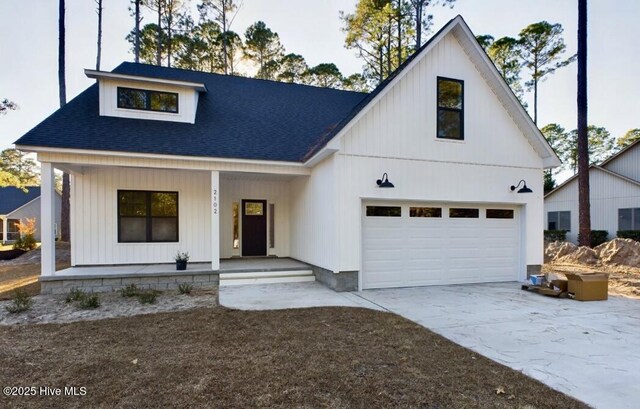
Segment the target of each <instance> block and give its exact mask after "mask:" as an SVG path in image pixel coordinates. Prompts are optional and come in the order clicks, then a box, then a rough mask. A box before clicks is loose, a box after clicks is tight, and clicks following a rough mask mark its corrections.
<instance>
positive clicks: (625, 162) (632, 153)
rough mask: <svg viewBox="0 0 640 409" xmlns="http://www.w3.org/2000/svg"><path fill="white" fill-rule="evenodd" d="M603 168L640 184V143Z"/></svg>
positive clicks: (604, 164) (617, 156) (605, 164)
mask: <svg viewBox="0 0 640 409" xmlns="http://www.w3.org/2000/svg"><path fill="white" fill-rule="evenodd" d="M602 167H604V168H606V169H608V170H610V171H612V172H615V173H617V174H619V175H622V176H625V177H628V178H629V179H633V180H635V181H637V182H640V143H636V144H634V145H633V146H631V147H629V149H627V150H626V151H623V152H621V153H620V154H619V155H616V156H615V157H613V158H611V159H610V160H608V161H606V162H605V163H603V164H602Z"/></svg>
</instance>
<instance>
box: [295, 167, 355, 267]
mask: <svg viewBox="0 0 640 409" xmlns="http://www.w3.org/2000/svg"><path fill="white" fill-rule="evenodd" d="M342 177H343V176H342V175H338V174H336V172H335V157H334V156H331V157H328V158H327V159H325V160H324V161H322V162H320V163H319V164H317V165H316V166H315V167H314V168H313V172H312V173H311V176H309V177H306V176H299V177H296V178H295V179H293V180H292V181H291V190H290V195H291V196H290V197H291V202H290V212H291V214H290V220H291V235H290V237H291V242H290V254H291V257H293V258H295V259H297V260H300V261H304V262H306V263H310V264H313V265H315V266H318V267H322V268H324V269H327V270H330V271H334V272H337V271H340V270H339V269H338V268H337V265H336V261H337V260H336V259H337V257H336V255H337V254H336V252H337V243H338V237H337V226H338V224H339V223H340V219H339V218H338V217H337V214H336V210H337V202H338V200H340V198H339V197H338V196H337V194H338V191H337V189H336V186H337V183H336V179H340V178H342Z"/></svg>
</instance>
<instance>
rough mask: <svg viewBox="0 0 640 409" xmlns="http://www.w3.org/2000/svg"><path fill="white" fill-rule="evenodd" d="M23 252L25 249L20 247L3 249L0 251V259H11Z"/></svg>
mask: <svg viewBox="0 0 640 409" xmlns="http://www.w3.org/2000/svg"><path fill="white" fill-rule="evenodd" d="M24 253H26V251H24V250H20V249H11V250H3V251H0V260H13V259H14V258H18V257H20V256H21V255H23V254H24Z"/></svg>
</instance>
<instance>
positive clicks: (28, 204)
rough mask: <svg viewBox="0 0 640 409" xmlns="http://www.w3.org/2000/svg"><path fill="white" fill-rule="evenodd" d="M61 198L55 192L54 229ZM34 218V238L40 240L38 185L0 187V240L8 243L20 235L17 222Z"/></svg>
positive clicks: (58, 222) (58, 219)
mask: <svg viewBox="0 0 640 409" xmlns="http://www.w3.org/2000/svg"><path fill="white" fill-rule="evenodd" d="M61 204H62V199H61V197H60V195H59V194H56V200H55V225H54V231H56V232H57V226H59V225H60V212H61V209H62V206H61ZM31 218H35V219H36V234H35V237H36V240H40V186H27V187H25V190H22V189H19V188H17V187H13V186H7V187H0V241H1V242H2V243H10V242H13V241H15V240H17V239H18V237H20V232H19V231H18V223H19V222H20V221H22V222H24V221H25V220H26V219H31Z"/></svg>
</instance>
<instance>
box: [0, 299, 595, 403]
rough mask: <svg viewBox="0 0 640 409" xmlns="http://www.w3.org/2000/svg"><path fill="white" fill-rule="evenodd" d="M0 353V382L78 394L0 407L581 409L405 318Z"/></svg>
mask: <svg viewBox="0 0 640 409" xmlns="http://www.w3.org/2000/svg"><path fill="white" fill-rule="evenodd" d="M0 351H1V352H0V365H1V366H2V368H3V370H2V371H0V384H2V385H3V386H6V385H16V386H17V385H47V386H50V387H63V386H65V385H75V386H84V387H86V388H87V395H86V396H83V397H82V396H81V397H64V396H60V397H5V396H2V397H0V407H9V406H17V405H19V406H21V407H26V408H41V407H42V408H44V407H47V408H48V407H65V408H75V407H88V406H91V407H94V408H113V407H131V408H156V407H173V408H187V407H231V408H249V407H270V408H290V407H304V408H318V407H328V408H350V407H355V408H367V407H372V408H383V407H384V408H386V407H416V408H417V407H424V408H472V407H473V408H478V407H480V408H536V409H541V408H557V407H562V408H586V407H587V406H586V405H584V404H582V403H580V402H578V401H576V400H574V399H572V398H570V397H568V396H566V395H564V394H562V393H560V392H557V391H555V390H552V389H551V388H549V387H547V386H545V385H544V384H542V383H540V382H538V381H536V380H533V379H531V378H529V377H527V376H525V375H523V374H522V373H520V372H518V371H515V370H512V369H510V368H507V367H505V366H503V365H500V364H498V363H496V362H493V361H491V360H489V359H487V358H484V357H482V356H480V355H478V354H476V353H474V352H473V351H470V350H468V349H466V348H463V347H461V346H459V345H457V344H455V343H453V342H451V341H448V340H447V339H445V338H443V337H441V336H439V335H437V334H435V333H433V332H431V331H428V330H426V329H425V328H423V327H421V326H419V325H417V324H415V323H413V322H411V321H409V320H406V319H404V318H402V317H399V316H397V315H394V314H390V313H382V312H376V311H371V310H365V309H359V308H313V309H296V310H281V311H234V310H227V309H224V308H216V309H198V310H190V311H184V312H177V313H162V314H151V315H143V316H137V317H131V318H117V319H109V320H102V321H89V322H77V323H72V324H47V325H24V326H14V327H4V328H0ZM503 390H504V393H502V391H503ZM497 391H498V392H500V393H497Z"/></svg>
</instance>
